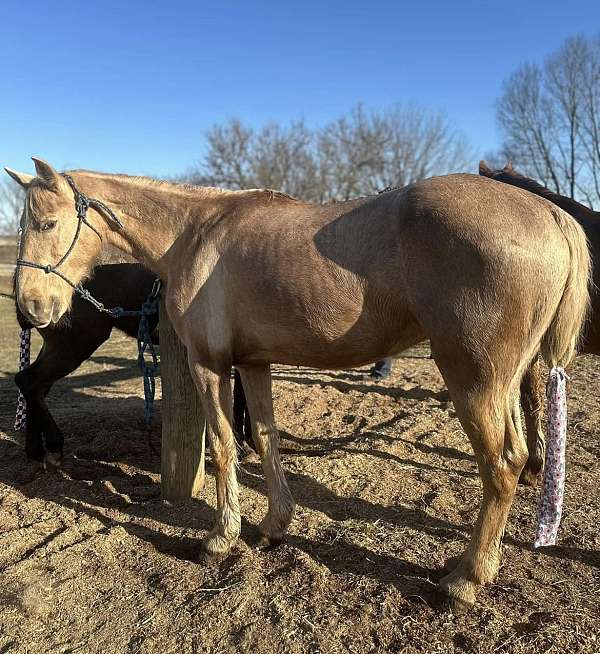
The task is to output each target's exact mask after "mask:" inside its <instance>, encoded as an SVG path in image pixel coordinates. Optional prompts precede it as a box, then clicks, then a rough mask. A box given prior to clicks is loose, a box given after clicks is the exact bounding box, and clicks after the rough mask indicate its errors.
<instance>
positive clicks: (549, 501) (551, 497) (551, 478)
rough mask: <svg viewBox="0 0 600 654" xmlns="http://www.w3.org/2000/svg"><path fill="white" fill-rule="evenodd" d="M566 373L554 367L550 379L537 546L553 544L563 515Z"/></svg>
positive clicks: (536, 538)
mask: <svg viewBox="0 0 600 654" xmlns="http://www.w3.org/2000/svg"><path fill="white" fill-rule="evenodd" d="M567 379H569V377H568V375H567V373H566V372H565V371H564V369H563V368H552V370H551V371H550V379H549V380H548V388H547V396H548V420H547V427H548V429H547V436H546V462H545V465H544V479H543V482H542V490H541V494H540V503H539V506H538V523H537V530H536V534H535V542H534V545H533V546H534V547H544V546H546V545H554V544H555V543H556V538H557V534H558V528H559V526H560V518H561V516H562V507H563V495H564V492H565V450H566V443H567Z"/></svg>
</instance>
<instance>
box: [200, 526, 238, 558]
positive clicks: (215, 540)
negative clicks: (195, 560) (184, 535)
mask: <svg viewBox="0 0 600 654" xmlns="http://www.w3.org/2000/svg"><path fill="white" fill-rule="evenodd" d="M232 545H233V543H230V542H229V541H228V540H227V539H226V538H224V537H223V536H221V534H215V533H211V534H209V535H208V536H207V537H206V539H205V540H204V542H203V543H202V559H203V560H204V562H205V563H206V564H208V565H216V564H217V563H220V562H221V561H223V559H225V558H227V555H228V554H229V552H230V551H231V546H232Z"/></svg>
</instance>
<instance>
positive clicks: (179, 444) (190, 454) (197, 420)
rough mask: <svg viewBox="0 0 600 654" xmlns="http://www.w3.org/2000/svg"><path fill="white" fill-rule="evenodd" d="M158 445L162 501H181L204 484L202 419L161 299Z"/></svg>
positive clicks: (182, 350)
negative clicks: (160, 406)
mask: <svg viewBox="0 0 600 654" xmlns="http://www.w3.org/2000/svg"><path fill="white" fill-rule="evenodd" d="M158 328H159V334H160V373H161V379H162V448H161V466H160V486H161V494H162V498H163V499H165V500H183V499H188V498H190V497H192V496H193V495H196V494H197V493H198V492H199V491H200V490H201V489H202V487H203V486H204V431H205V421H204V416H203V415H202V410H201V408H200V400H199V398H198V393H197V392H196V387H195V386H194V382H193V381H192V377H191V375H190V371H189V368H188V364H187V352H186V349H185V346H184V344H183V343H182V342H181V341H180V340H179V337H178V336H177V334H176V333H175V330H174V329H173V326H172V325H171V322H170V321H169V317H168V316H167V311H166V309H165V303H164V299H161V302H160V314H159V322H158Z"/></svg>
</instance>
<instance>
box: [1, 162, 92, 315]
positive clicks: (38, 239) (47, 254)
mask: <svg viewBox="0 0 600 654" xmlns="http://www.w3.org/2000/svg"><path fill="white" fill-rule="evenodd" d="M33 161H34V163H35V169H36V172H37V176H36V177H33V176H32V175H27V174H24V173H17V172H15V171H13V170H9V169H8V168H7V169H6V172H7V173H8V174H9V175H10V176H11V177H12V178H13V179H14V180H16V181H17V182H18V183H19V184H20V185H21V186H22V187H23V188H24V189H25V190H26V196H25V208H24V210H23V216H22V219H21V230H22V231H21V246H20V251H19V263H18V268H17V272H16V289H15V290H16V297H17V302H18V304H19V308H20V309H21V311H22V312H23V313H24V314H25V316H26V317H27V318H28V319H29V320H30V321H31V322H32V323H33V324H34V325H35V326H36V327H45V326H46V325H48V324H50V323H51V322H58V320H59V319H60V318H61V316H62V315H63V314H64V313H65V312H66V311H67V310H68V309H69V307H70V305H71V298H72V295H73V288H72V286H70V285H69V283H67V282H66V281H65V279H68V280H69V281H70V282H71V283H72V284H78V283H79V282H81V281H82V280H83V279H84V278H85V277H86V275H87V274H88V273H89V271H90V270H91V268H92V266H93V264H94V261H95V259H96V257H97V255H98V253H99V251H100V246H101V239H100V238H98V237H99V236H100V232H99V231H98V229H100V228H101V227H102V225H101V224H99V223H101V221H96V226H97V227H98V229H96V226H92V228H91V229H90V228H89V226H91V220H94V218H93V217H92V216H88V218H87V219H86V220H90V222H89V223H88V224H87V226H86V225H85V224H84V225H82V222H81V220H80V217H79V216H78V211H77V208H76V204H75V195H74V191H73V189H72V188H71V187H70V185H69V182H68V181H67V179H66V178H65V177H63V176H62V175H60V174H59V173H57V172H56V171H55V170H54V168H52V166H50V165H49V164H47V163H46V162H45V161H41V160H40V159H36V158H34V159H33ZM90 213H91V212H90ZM65 255H66V257H65ZM57 264H58V265H57ZM52 268H54V269H55V270H56V274H52V271H51V269H52ZM63 277H64V278H63Z"/></svg>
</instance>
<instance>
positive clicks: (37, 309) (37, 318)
mask: <svg viewBox="0 0 600 654" xmlns="http://www.w3.org/2000/svg"><path fill="white" fill-rule="evenodd" d="M22 308H23V309H24V311H23V313H24V314H25V315H26V316H27V317H28V318H29V319H30V320H31V322H32V323H33V324H35V325H41V324H43V323H46V322H48V318H49V317H50V314H51V313H52V310H50V314H49V313H48V312H47V311H46V309H45V306H44V302H43V301H42V300H27V301H26V302H25V303H24V306H23V307H22Z"/></svg>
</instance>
